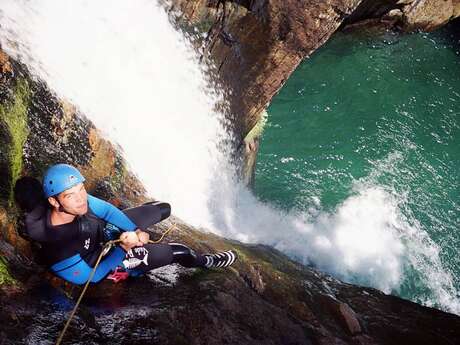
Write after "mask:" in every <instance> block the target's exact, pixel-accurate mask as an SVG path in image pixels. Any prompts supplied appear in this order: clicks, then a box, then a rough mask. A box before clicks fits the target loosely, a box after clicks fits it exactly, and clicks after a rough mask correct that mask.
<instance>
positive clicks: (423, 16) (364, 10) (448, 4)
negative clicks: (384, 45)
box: [346, 0, 460, 31]
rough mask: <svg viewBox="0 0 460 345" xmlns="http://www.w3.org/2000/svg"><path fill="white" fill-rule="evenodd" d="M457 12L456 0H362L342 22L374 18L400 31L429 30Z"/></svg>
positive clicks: (442, 23)
mask: <svg viewBox="0 0 460 345" xmlns="http://www.w3.org/2000/svg"><path fill="white" fill-rule="evenodd" d="M458 16H460V1H459V0H363V1H362V2H361V4H360V5H359V6H358V8H357V9H356V11H354V13H353V14H352V15H351V16H350V17H349V18H348V19H347V21H346V23H355V22H357V21H360V20H364V19H369V18H378V19H382V20H384V21H391V22H392V24H393V25H395V26H397V27H399V28H400V29H402V30H404V31H414V30H422V31H432V30H435V29H437V28H439V27H441V26H443V25H445V24H446V23H447V22H449V21H450V20H452V19H455V18H457V17H458Z"/></svg>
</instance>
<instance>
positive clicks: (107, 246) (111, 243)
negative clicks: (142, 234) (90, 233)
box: [56, 224, 176, 345]
mask: <svg viewBox="0 0 460 345" xmlns="http://www.w3.org/2000/svg"><path fill="white" fill-rule="evenodd" d="M175 227H176V224H173V225H171V226H170V227H169V229H168V230H166V231H165V232H164V233H163V234H162V235H161V237H160V238H159V239H158V240H156V241H152V240H149V243H160V242H161V241H162V240H163V238H164V237H165V236H166V235H167V234H168V233H169V232H170V231H171V230H172V229H174V228H175ZM119 242H121V240H120V239H118V240H112V241H108V242H107V243H106V244H105V245H104V247H103V248H102V251H101V254H99V257H98V258H97V261H96V264H95V265H94V268H93V270H92V271H91V274H90V275H89V278H88V280H87V282H86V284H85V286H84V287H83V290H82V292H81V294H80V297H78V300H77V303H75V306H74V308H73V310H72V312H71V313H70V316H69V318H68V320H67V322H66V324H65V326H64V328H63V329H62V332H61V334H60V335H59V338H58V340H57V341H56V345H60V344H61V342H62V339H63V338H64V335H65V332H66V331H67V328H68V327H69V324H70V322H71V321H72V319H73V317H74V316H75V313H76V312H77V309H78V307H79V305H80V302H81V300H82V299H83V296H84V295H85V292H86V290H87V289H88V286H89V283H90V282H91V280H92V279H93V277H94V274H95V273H96V269H97V266H99V263H100V262H101V260H102V258H103V257H104V255H105V254H107V253H108V252H109V250H110V249H111V248H112V247H113V246H115V245H116V244H117V243H119Z"/></svg>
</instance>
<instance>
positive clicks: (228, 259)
mask: <svg viewBox="0 0 460 345" xmlns="http://www.w3.org/2000/svg"><path fill="white" fill-rule="evenodd" d="M204 257H205V258H206V262H205V264H204V265H205V267H207V268H214V267H228V266H230V265H231V264H233V263H234V262H235V260H236V258H237V255H236V253H235V252H234V251H233V250H227V251H225V252H220V253H216V254H205V255H204Z"/></svg>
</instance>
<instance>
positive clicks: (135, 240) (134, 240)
mask: <svg viewBox="0 0 460 345" xmlns="http://www.w3.org/2000/svg"><path fill="white" fill-rule="evenodd" d="M120 240H121V244H120V247H122V248H123V249H124V250H125V251H128V250H130V249H131V248H134V247H138V246H143V245H144V243H143V242H141V241H140V240H139V237H138V235H137V231H136V232H134V231H126V232H124V233H122V234H121V235H120Z"/></svg>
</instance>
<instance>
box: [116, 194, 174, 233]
mask: <svg viewBox="0 0 460 345" xmlns="http://www.w3.org/2000/svg"><path fill="white" fill-rule="evenodd" d="M123 213H124V214H126V215H127V216H128V217H129V219H131V220H132V221H133V223H134V224H136V225H137V227H138V228H139V229H142V230H145V229H147V228H148V227H150V226H152V225H153V224H156V223H159V222H161V221H162V220H163V219H166V218H168V217H169V216H170V215H171V205H169V204H168V203H167V202H161V201H152V202H148V203H145V204H143V205H140V206H137V207H132V208H127V209H124V210H123Z"/></svg>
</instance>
